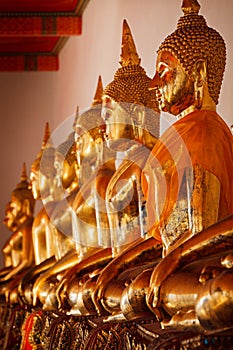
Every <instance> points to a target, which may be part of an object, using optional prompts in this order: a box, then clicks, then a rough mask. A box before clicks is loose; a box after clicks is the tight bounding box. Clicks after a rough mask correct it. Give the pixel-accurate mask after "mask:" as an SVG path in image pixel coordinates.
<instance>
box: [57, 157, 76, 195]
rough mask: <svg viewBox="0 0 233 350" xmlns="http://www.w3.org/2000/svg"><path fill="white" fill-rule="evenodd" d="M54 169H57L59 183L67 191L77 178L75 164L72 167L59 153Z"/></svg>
mask: <svg viewBox="0 0 233 350" xmlns="http://www.w3.org/2000/svg"><path fill="white" fill-rule="evenodd" d="M54 168H55V169H56V178H57V183H58V184H61V185H62V187H63V188H65V189H67V188H68V187H69V186H70V185H71V184H72V182H73V181H74V179H75V178H76V173H75V164H74V163H73V164H72V165H70V164H69V163H68V161H67V160H66V158H65V157H64V156H63V155H62V154H61V153H59V152H56V153H55V159H54Z"/></svg>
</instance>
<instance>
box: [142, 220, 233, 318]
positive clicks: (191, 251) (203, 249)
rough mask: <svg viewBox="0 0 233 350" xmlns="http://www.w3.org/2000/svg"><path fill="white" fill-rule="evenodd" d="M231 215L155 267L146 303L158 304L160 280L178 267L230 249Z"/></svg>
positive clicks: (154, 305) (155, 305)
mask: <svg viewBox="0 0 233 350" xmlns="http://www.w3.org/2000/svg"><path fill="white" fill-rule="evenodd" d="M232 247H233V215H231V216H230V217H227V218H226V219H224V220H222V221H219V222H217V223H215V224H214V225H212V226H210V227H208V228H206V229H205V230H203V231H202V232H200V233H199V234H197V235H195V236H193V237H191V238H190V239H188V240H187V241H185V242H184V243H183V244H181V245H180V246H178V247H177V248H175V249H174V250H173V251H171V252H170V253H169V254H168V255H167V256H166V257H164V258H163V260H162V261H161V262H160V263H159V264H158V265H157V266H156V267H155V269H154V271H153V273H152V275H151V280H150V288H149V293H148V305H149V306H152V307H153V308H155V307H158V306H159V291H160V286H161V284H162V282H163V281H164V280H165V279H166V278H167V277H168V276H169V275H171V274H172V273H175V271H177V270H178V269H181V268H182V267H184V266H186V265H188V264H189V263H191V262H194V261H196V260H201V259H205V258H206V257H210V256H219V260H220V259H221V256H224V254H225V255H227V254H228V252H229V251H232ZM158 315H159V313H158Z"/></svg>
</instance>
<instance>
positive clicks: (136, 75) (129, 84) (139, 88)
mask: <svg viewBox="0 0 233 350" xmlns="http://www.w3.org/2000/svg"><path fill="white" fill-rule="evenodd" d="M120 64H121V68H119V69H118V70H117V72H116V73H115V75H114V80H113V81H112V82H111V83H110V84H109V85H107V87H106V88H105V89H104V93H103V107H102V117H103V119H104V120H105V123H106V134H107V135H106V136H107V137H106V143H107V145H108V147H109V148H111V149H113V150H115V151H118V152H121V153H122V152H124V154H123V156H124V158H123V161H122V163H121V164H120V165H119V166H118V168H117V169H116V171H115V172H114V174H113V175H112V177H111V179H110V181H109V183H108V185H107V187H106V191H105V192H106V194H105V203H106V208H105V210H106V211H107V215H108V222H109V229H110V234H111V245H112V255H113V256H118V254H119V253H120V252H121V251H122V250H123V249H124V248H126V246H128V245H129V244H132V242H133V241H137V240H138V239H139V240H140V236H141V234H142V232H143V229H144V227H143V225H144V224H143V223H142V220H143V214H144V213H143V211H144V202H143V198H141V187H140V185H141V181H140V177H141V169H142V168H143V166H144V163H145V160H146V158H147V157H148V155H149V153H150V150H151V148H152V147H153V145H154V144H155V142H156V140H157V137H158V134H159V113H158V106H157V102H156V99H155V97H154V96H153V94H152V93H151V92H150V91H149V85H150V83H151V79H150V78H148V77H147V75H146V72H145V70H144V69H143V68H142V67H141V66H140V58H139V57H138V54H137V52H136V47H135V44H134V41H133V38H132V34H131V31H130V28H129V26H128V24H127V22H126V21H124V22H123V33H122V53H121V61H120ZM115 262H116V259H114V260H113V261H112V262H111V263H109V264H108V265H107V267H106V268H104V271H105V272H104V273H103V272H102V270H103V268H102V269H101V272H100V276H99V277H98V273H97V274H95V276H94V277H93V275H94V274H93V273H92V279H89V278H87V282H85V280H83V279H81V278H80V286H79V288H77V289H76V294H75V291H74V289H72V290H71V288H69V292H70V298H72V299H73V300H75V302H76V307H77V308H79V311H80V312H81V313H84V312H85V311H84V309H85V308H84V307H82V302H83V304H85V305H86V308H88V307H90V308H91V309H89V311H92V312H96V310H95V308H94V305H93V303H91V300H90V299H91V294H92V292H93V289H94V287H95V284H96V278H97V277H98V279H97V286H98V287H99V286H100V288H103V286H104V284H105V283H106V286H107V284H109V285H108V289H111V288H115V287H116V283H117V282H116V281H113V278H112V277H113V275H112V270H113V272H114V273H116V274H117V273H118V271H119V270H118V266H117V265H115ZM124 263H125V261H124ZM119 269H120V267H119ZM98 272H99V270H98ZM80 275H81V274H80V272H79V276H80ZM100 280H101V283H100V282H99V281H100ZM112 281H113V284H112V283H109V282H112ZM122 283H123V282H121V281H119V292H118V293H116V294H117V298H118V299H117V300H118V301H120V297H119V293H120V291H122V290H123V289H122ZM114 297H115V298H116V295H114ZM84 300H85V301H84ZM110 303H111V304H112V300H111V301H109V304H108V306H106V309H107V310H108V311H109V309H111V306H110ZM118 305H119V302H118ZM114 308H115V306H114ZM101 311H103V310H102V309H101Z"/></svg>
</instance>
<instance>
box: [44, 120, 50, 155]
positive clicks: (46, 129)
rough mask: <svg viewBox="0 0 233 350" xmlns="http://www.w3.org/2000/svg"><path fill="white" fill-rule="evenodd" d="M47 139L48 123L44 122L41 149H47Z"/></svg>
mask: <svg viewBox="0 0 233 350" xmlns="http://www.w3.org/2000/svg"><path fill="white" fill-rule="evenodd" d="M49 139H50V128H49V123H48V122H46V124H45V130H44V138H43V142H42V149H44V148H45V147H47V146H46V145H47V143H48V141H49Z"/></svg>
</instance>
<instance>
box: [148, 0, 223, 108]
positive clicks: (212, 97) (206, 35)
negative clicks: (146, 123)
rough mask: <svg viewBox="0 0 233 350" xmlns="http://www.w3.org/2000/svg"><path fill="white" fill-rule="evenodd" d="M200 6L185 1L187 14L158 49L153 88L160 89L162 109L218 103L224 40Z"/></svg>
mask: <svg viewBox="0 0 233 350" xmlns="http://www.w3.org/2000/svg"><path fill="white" fill-rule="evenodd" d="M199 9H200V6H199V4H198V2H197V0H184V1H183V5H182V10H183V12H184V15H183V16H182V17H181V18H180V19H179V21H178V24H177V28H176V30H175V31H174V32H173V33H172V34H170V35H169V36H168V37H167V38H166V39H165V40H164V41H163V42H162V44H161V45H160V47H159V49H158V57H157V62H156V74H155V77H154V78H153V82H152V85H151V88H155V89H156V90H157V94H158V99H159V102H160V108H161V109H162V110H163V111H166V112H169V113H171V114H173V115H178V114H180V113H181V112H182V111H183V110H185V109H187V108H188V107H190V106H194V107H195V108H196V109H202V108H205V107H206V106H207V108H210V107H211V106H212V107H213V106H214V108H215V106H216V105H217V103H218V98H219V94H220V89H221V84H222V80H223V73H224V70H225V64H226V48H225V43H224V40H223V38H222V37H221V36H220V34H219V33H218V32H217V31H216V30H214V29H213V28H210V27H208V26H207V24H206V21H205V19H204V17H203V16H200V15H199V14H198V12H199ZM204 99H205V103H204ZM204 106H205V107H204Z"/></svg>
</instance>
